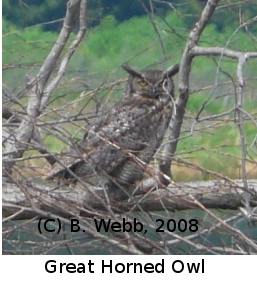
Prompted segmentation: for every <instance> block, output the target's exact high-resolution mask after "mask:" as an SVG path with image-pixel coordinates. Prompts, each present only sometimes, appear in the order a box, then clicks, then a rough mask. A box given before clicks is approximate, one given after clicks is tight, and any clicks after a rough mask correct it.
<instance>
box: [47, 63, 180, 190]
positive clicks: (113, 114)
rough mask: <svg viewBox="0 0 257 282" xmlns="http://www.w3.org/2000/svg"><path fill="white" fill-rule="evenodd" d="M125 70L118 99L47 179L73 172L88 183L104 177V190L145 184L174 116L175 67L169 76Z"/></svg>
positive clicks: (158, 71) (160, 72)
mask: <svg viewBox="0 0 257 282" xmlns="http://www.w3.org/2000/svg"><path fill="white" fill-rule="evenodd" d="M123 69H124V70H125V71H127V72H128V73H129V78H128V82H127V85H126V88H125V92H124V95H123V97H122V99H121V100H120V101H119V102H117V103H116V104H115V105H114V106H113V107H112V109H110V110H109V112H107V113H106V114H104V115H102V116H101V117H99V118H98V120H97V121H96V122H95V124H94V125H93V126H92V127H91V128H90V130H89V131H88V134H87V135H86V137H85V138H84V140H82V142H81V143H80V144H79V145H76V148H73V149H72V150H71V151H70V152H67V153H66V156H65V157H64V158H63V159H62V161H61V162H60V163H56V164H55V165H54V166H53V167H52V169H51V171H50V173H49V177H48V178H64V179H68V178H73V176H72V173H74V174H75V175H76V176H78V177H80V178H81V179H82V180H87V179H89V178H90V177H91V176H93V175H98V176H104V177H107V179H108V183H107V184H108V186H109V187H112V188H113V187H115V189H116V188H117V187H119V186H120V187H123V188H126V187H127V188H129V187H132V186H134V185H135V184H137V183H138V182H139V181H141V180H142V179H143V173H144V170H145V168H146V166H147V165H148V164H149V162H150V161H151V160H152V158H153V156H154V154H155V152H156V150H157V149H158V148H159V146H160V145H161V143H162V141H163V138H164V135H165V132H166V129H167V127H168V125H169V122H170V119H171V116H172V111H173V96H174V84H173V80H172V76H173V75H175V74H176V73H177V72H178V70H179V65H175V66H174V67H172V68H170V69H168V70H167V71H160V70H144V71H137V70H135V69H133V68H131V67H129V66H124V67H123ZM71 172H72V173H71Z"/></svg>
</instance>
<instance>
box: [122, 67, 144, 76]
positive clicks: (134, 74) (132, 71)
mask: <svg viewBox="0 0 257 282" xmlns="http://www.w3.org/2000/svg"><path fill="white" fill-rule="evenodd" d="M122 68H123V69H124V70H125V71H126V72H127V73H129V74H130V75H132V76H136V77H139V78H143V76H142V74H141V73H140V72H139V71H137V70H135V69H133V68H132V67H130V66H122Z"/></svg>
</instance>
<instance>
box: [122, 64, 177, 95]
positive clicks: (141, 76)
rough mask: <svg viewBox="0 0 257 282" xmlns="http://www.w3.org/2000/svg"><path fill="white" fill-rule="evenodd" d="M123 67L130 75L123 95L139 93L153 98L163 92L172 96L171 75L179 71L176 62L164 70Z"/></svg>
mask: <svg viewBox="0 0 257 282" xmlns="http://www.w3.org/2000/svg"><path fill="white" fill-rule="evenodd" d="M123 69H124V70H125V71H126V72H127V73H129V75H130V76H129V79H128V83H127V86H126V90H125V95H141V96H146V97H149V98H153V99H159V97H160V96H162V95H163V94H168V95H171V96H174V83H173V79H172V76H174V75H175V74H176V73H177V72H178V71H179V65H178V64H177V65H175V66H173V67H172V68H169V69H168V70H166V71H161V70H157V69H150V70H142V71H138V70H136V69H134V68H132V67H130V66H123Z"/></svg>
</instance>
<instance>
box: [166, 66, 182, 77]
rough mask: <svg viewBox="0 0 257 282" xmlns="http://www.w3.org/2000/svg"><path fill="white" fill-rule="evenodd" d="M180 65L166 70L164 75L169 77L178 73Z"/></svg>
mask: <svg viewBox="0 0 257 282" xmlns="http://www.w3.org/2000/svg"><path fill="white" fill-rule="evenodd" d="M179 67H180V64H176V65H174V66H172V67H170V68H168V69H167V70H166V74H167V76H168V77H171V76H173V75H175V74H177V73H178V72H179Z"/></svg>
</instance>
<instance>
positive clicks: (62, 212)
mask: <svg viewBox="0 0 257 282" xmlns="http://www.w3.org/2000/svg"><path fill="white" fill-rule="evenodd" d="M111 3H112V2H111ZM172 3H175V2H174V1H173V2H172ZM86 4H87V3H86V1H82V0H71V1H69V2H68V3H67V12H66V16H65V18H64V22H63V26H62V28H61V31H60V34H59V35H56V34H54V33H51V32H43V31H42V29H41V28H40V27H33V28H27V29H25V30H20V29H19V28H18V27H16V26H14V25H10V24H9V22H7V21H5V20H4V22H3V82H4V89H3V101H4V102H3V103H4V108H3V118H4V119H5V122H4V123H3V146H4V149H5V150H4V153H3V181H4V186H3V215H4V220H3V250H4V251H5V252H8V253H15V254H19V253H32V252H33V253H48V254H49V253H87V254H89V253H97V252H100V253H128V254H144V253H152V254H158V253H162V254H170V253H175V254H180V253H187V254H196V253H215V254H219V253H222V254H224V253H228V254H238V253H240V254H248V253H256V252H257V244H256V240H257V230H256V191H257V180H256V175H257V172H256V170H257V168H256V166H257V162H256V155H257V149H256V127H257V123H256V115H257V113H256V105H257V98H256V90H255V89H256V59H255V58H256V57H257V52H256V37H255V36H254V30H255V25H254V23H256V20H257V18H256V16H254V15H253V14H252V11H253V10H254V9H255V8H256V3H254V1H252V2H251V1H250V2H249V1H240V2H237V1H230V2H226V1H220V3H219V1H218V0H208V1H207V2H206V4H204V3H202V2H199V1H195V2H194V3H192V6H191V8H192V9H191V10H190V9H189V6H190V5H187V7H186V8H185V7H183V6H182V7H180V6H179V5H178V6H176V5H175V4H174V5H172V4H171V2H170V1H166V2H165V1H162V2H160V1H149V2H146V1H139V2H137V5H139V4H140V7H141V8H140V9H142V10H143V11H144V13H145V16H144V17H141V18H131V19H130V20H129V21H124V22H120V23H119V22H118V21H121V19H119V18H118V17H117V16H115V14H114V13H113V14H109V15H108V16H107V17H105V18H103V19H102V20H101V23H100V24H99V25H97V26H95V28H92V29H90V30H89V31H88V33H87V39H86V40H85V42H83V38H84V35H85V31H86V25H85V20H86V18H87V17H86ZM110 5H111V4H110ZM122 7H123V9H124V7H125V4H124V6H122ZM187 9H189V10H190V11H194V13H195V14H197V17H198V20H197V21H196V23H195V25H192V22H193V21H194V20H193V19H194V16H193V15H192V14H191V15H187ZM17 13H18V12H17ZM224 14H226V15H228V16H229V17H233V19H234V21H233V24H229V26H228V24H227V22H226V21H227V18H228V17H222V15H224ZM181 15H184V17H181ZM232 15H233V16H232ZM235 15H238V16H237V17H236V18H235ZM57 18H59V15H57ZM117 19H118V21H117ZM217 19H219V20H217ZM220 19H224V21H221V20H220ZM9 20H10V19H9ZM189 28H190V30H189ZM73 30H74V31H75V33H72V31H73ZM56 38H57V39H56ZM75 51H76V52H75ZM177 62H180V71H179V75H178V79H177V82H176V86H177V94H176V101H175V103H176V111H174V114H173V119H172V121H171V124H170V129H169V131H168V132H167V138H166V139H165V140H164V143H163V145H162V146H161V148H160V149H159V151H158V152H157V154H156V157H155V160H154V161H153V163H152V165H151V167H149V169H148V170H147V171H148V174H149V175H148V178H146V180H145V181H144V183H143V185H142V187H141V188H140V189H139V190H138V191H137V193H135V195H134V196H133V197H131V198H130V199H126V200H124V201H117V200H115V199H113V198H111V197H110V195H108V193H106V190H105V189H103V186H104V183H98V184H99V185H98V187H95V185H91V184H90V183H85V182H83V181H80V180H79V179H78V182H79V184H78V185H77V186H76V187H68V186H67V185H65V183H62V182H61V183H57V182H54V181H48V182H46V181H45V178H44V177H45V175H46V173H47V171H48V170H49V168H50V165H51V164H53V163H55V162H60V163H61V162H62V152H63V151H66V150H67V149H68V148H69V147H72V146H73V144H74V142H77V141H78V140H80V139H81V138H82V136H83V135H84V134H85V132H86V131H87V130H88V129H89V128H90V126H91V125H92V124H93V121H94V119H95V118H97V116H99V115H100V114H101V113H102V111H104V110H105V108H106V107H110V106H111V105H112V104H113V103H114V102H115V101H117V100H118V99H119V98H120V97H121V95H122V92H123V88H124V83H125V81H126V76H125V74H124V73H123V72H121V71H120V68H119V67H120V65H121V64H124V63H129V64H133V65H134V66H136V67H138V68H145V67H158V68H160V69H164V68H166V67H168V66H171V65H173V64H175V63H177ZM171 165H172V173H171ZM152 167H155V169H150V168H152ZM158 167H159V171H160V172H161V173H163V174H164V175H165V178H166V180H167V179H168V182H169V185H168V187H167V188H166V189H161V187H160V185H159V182H158V180H157V179H156V177H155V171H157V170H158ZM172 179H173V180H172ZM203 180H205V181H203ZM206 180H208V181H206ZM186 181H187V182H186ZM213 209H214V210H213ZM218 209H219V210H218ZM57 217H58V219H59V220H60V222H61V223H62V232H61V234H58V235H54V236H53V234H50V233H47V232H46V231H44V232H43V234H40V233H39V231H38V230H37V226H38V225H37V224H38V221H39V219H40V218H51V219H55V220H56V218H57ZM70 218H75V219H78V220H79V222H80V227H81V229H83V230H84V232H83V233H82V232H81V233H71V232H70V231H69V230H70V220H69V219H70ZM123 218H124V219H125V220H127V221H129V222H134V218H136V219H137V220H138V221H140V222H141V223H143V225H144V230H143V232H128V233H123V232H121V233H119V232H118V233H116V232H111V231H105V230H104V228H101V232H98V231H97V229H96V221H98V222H99V220H101V219H106V220H108V219H111V220H112V221H118V222H123ZM31 219H33V220H32V221H31ZM57 225H58V221H57V220H56V221H55V223H54V224H53V226H57ZM162 230H163V232H158V231H162ZM145 231H146V232H145Z"/></svg>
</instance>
